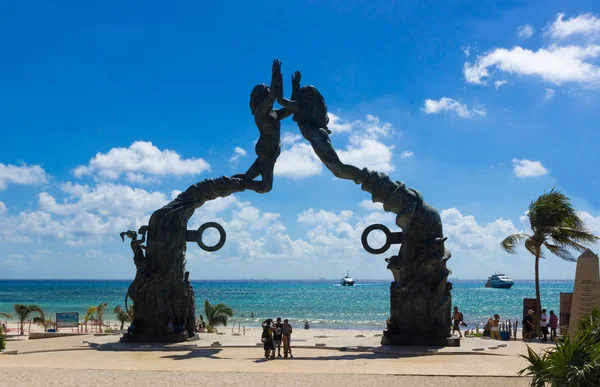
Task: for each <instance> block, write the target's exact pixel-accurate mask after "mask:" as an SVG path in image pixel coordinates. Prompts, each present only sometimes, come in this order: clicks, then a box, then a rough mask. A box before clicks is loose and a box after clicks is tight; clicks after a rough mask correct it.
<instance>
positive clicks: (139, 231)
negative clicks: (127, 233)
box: [138, 226, 148, 235]
mask: <svg viewBox="0 0 600 387" xmlns="http://www.w3.org/2000/svg"><path fill="white" fill-rule="evenodd" d="M147 231H148V226H142V227H140V229H139V230H138V233H139V234H140V235H144V234H146V232H147Z"/></svg>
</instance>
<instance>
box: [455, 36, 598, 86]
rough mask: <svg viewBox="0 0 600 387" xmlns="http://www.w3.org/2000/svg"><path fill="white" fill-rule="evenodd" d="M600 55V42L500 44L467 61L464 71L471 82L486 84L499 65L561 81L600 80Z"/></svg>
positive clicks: (506, 68) (503, 67)
mask: <svg viewBox="0 0 600 387" xmlns="http://www.w3.org/2000/svg"><path fill="white" fill-rule="evenodd" d="M599 55H600V46H595V45H590V46H564V47H561V46H557V45H552V46H550V47H548V48H540V49H538V50H537V51H532V50H529V49H524V48H522V47H518V46H517V47H514V48H512V49H510V50H509V49H506V48H496V49H494V50H492V51H490V52H488V53H487V54H485V55H482V56H479V57H477V59H476V61H475V62H473V63H470V62H466V63H465V66H464V75H465V79H466V81H467V82H468V83H474V84H485V82H486V79H487V78H489V77H490V76H491V75H490V69H493V68H496V69H498V70H500V71H504V72H507V73H511V74H517V75H528V76H537V77H540V78H542V79H543V80H545V81H547V82H552V83H554V84H557V85H560V84H562V83H565V82H574V83H580V84H588V83H595V82H598V81H599V80H600V68H598V66H597V65H596V64H594V63H592V62H591V61H589V60H591V59H595V58H597V57H598V56H599Z"/></svg>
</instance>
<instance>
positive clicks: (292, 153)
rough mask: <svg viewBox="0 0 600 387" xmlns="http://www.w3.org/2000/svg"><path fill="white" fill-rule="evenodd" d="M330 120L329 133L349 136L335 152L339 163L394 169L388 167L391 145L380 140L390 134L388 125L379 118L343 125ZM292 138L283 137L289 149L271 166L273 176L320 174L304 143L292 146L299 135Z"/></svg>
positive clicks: (318, 164)
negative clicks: (344, 145) (347, 133)
mask: <svg viewBox="0 0 600 387" xmlns="http://www.w3.org/2000/svg"><path fill="white" fill-rule="evenodd" d="M330 117H334V119H333V121H334V129H333V130H337V131H338V132H340V131H341V132H349V133H352V134H351V135H350V137H349V141H348V144H347V145H346V147H345V148H342V149H339V148H337V149H336V152H337V154H338V156H339V158H340V160H341V161H342V162H344V163H349V164H352V165H355V166H357V167H358V168H363V167H368V168H372V169H375V170H377V171H380V172H390V171H393V170H394V166H393V164H392V150H393V149H394V145H386V144H384V143H383V142H382V141H381V140H380V139H381V138H387V137H389V136H390V135H391V134H392V133H393V128H392V125H391V124H390V123H388V122H381V120H380V119H379V117H377V116H374V115H371V114H368V115H367V116H366V120H355V121H352V122H351V123H347V122H344V121H343V120H342V119H341V118H340V117H338V116H336V115H330ZM336 126H337V129H336ZM340 127H341V128H342V129H340ZM330 128H331V126H330ZM296 136H297V135H292V134H289V133H286V134H285V135H284V137H283V139H285V142H284V141H282V142H283V143H284V144H286V143H287V144H292V146H291V147H290V148H287V149H284V150H283V151H282V152H281V155H280V156H279V158H278V159H277V163H276V164H275V171H274V174H275V175H276V176H280V177H288V178H292V179H302V178H306V177H309V176H314V175H318V174H320V173H321V172H322V171H323V163H322V162H321V160H320V159H319V158H318V157H317V155H316V154H315V153H314V150H313V149H312V147H311V146H310V145H309V144H307V143H306V142H299V143H296V142H295V141H298V140H299V139H300V137H299V136H298V137H296ZM335 145H336V144H334V146H335Z"/></svg>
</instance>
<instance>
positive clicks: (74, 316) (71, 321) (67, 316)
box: [56, 312, 79, 328]
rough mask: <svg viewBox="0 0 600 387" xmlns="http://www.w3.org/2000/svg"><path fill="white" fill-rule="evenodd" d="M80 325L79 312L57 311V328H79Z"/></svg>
mask: <svg viewBox="0 0 600 387" xmlns="http://www.w3.org/2000/svg"><path fill="white" fill-rule="evenodd" d="M77 327H79V313H77V312H72V313H57V314H56V328H77Z"/></svg>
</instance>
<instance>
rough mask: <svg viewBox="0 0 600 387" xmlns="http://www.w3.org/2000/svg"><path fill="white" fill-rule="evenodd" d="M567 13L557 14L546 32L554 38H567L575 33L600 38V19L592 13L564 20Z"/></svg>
mask: <svg viewBox="0 0 600 387" xmlns="http://www.w3.org/2000/svg"><path fill="white" fill-rule="evenodd" d="M564 17H565V14H564V13H559V14H557V15H556V20H554V22H553V23H552V24H550V25H549V26H548V28H547V31H546V34H547V35H550V36H551V37H552V38H554V39H559V40H560V39H566V38H568V37H570V36H573V35H581V36H584V37H588V38H600V19H598V17H597V16H596V15H594V14H592V13H582V14H581V15H578V16H575V17H572V18H570V19H567V20H564Z"/></svg>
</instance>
